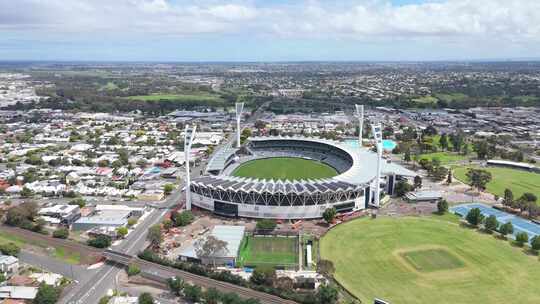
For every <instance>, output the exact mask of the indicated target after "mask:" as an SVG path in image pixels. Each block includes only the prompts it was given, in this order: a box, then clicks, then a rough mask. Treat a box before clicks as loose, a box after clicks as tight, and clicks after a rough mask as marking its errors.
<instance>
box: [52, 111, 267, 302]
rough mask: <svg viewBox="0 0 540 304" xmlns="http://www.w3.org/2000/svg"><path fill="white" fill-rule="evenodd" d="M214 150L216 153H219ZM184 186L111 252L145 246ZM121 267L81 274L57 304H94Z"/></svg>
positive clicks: (198, 168) (195, 168)
mask: <svg viewBox="0 0 540 304" xmlns="http://www.w3.org/2000/svg"><path fill="white" fill-rule="evenodd" d="M266 106H268V103H265V104H263V105H262V106H261V107H260V108H259V109H258V110H257V111H256V112H255V113H254V115H252V116H251V117H250V118H249V119H248V121H246V123H248V122H251V123H252V122H254V121H255V120H256V119H257V118H258V117H259V116H260V113H261V109H262V108H265V107H266ZM232 140H234V136H230V137H229V141H232ZM218 149H219V147H217V148H216V149H215V150H218ZM205 166H206V162H200V163H199V164H198V165H195V166H193V167H192V169H191V175H192V178H193V177H197V176H199V175H200V173H201V172H204V168H205ZM183 187H184V183H183V181H182V183H181V184H180V185H179V187H178V189H176V190H175V191H174V192H173V193H172V194H171V195H170V196H169V197H168V198H167V199H166V200H165V201H164V202H163V203H161V204H159V205H157V206H155V207H158V208H156V209H154V210H152V212H151V213H150V214H149V215H148V216H147V217H146V218H145V219H144V221H143V222H141V223H140V224H139V225H138V226H137V228H136V229H135V230H134V231H132V232H131V233H130V234H129V235H128V237H127V239H126V240H124V241H123V242H122V243H121V244H119V245H118V246H113V247H112V249H114V250H117V251H120V252H124V253H127V254H131V255H136V254H137V253H138V252H139V251H140V250H142V249H143V248H145V247H146V234H147V231H148V228H149V227H150V226H152V225H154V224H157V223H159V222H161V220H162V218H163V216H164V215H165V214H166V213H167V212H168V211H169V208H170V207H171V206H173V205H175V204H177V203H179V202H180V201H181V198H182V196H183V192H182V188H183ZM120 271H121V268H120V267H115V266H113V265H109V264H106V265H104V266H102V267H101V268H100V269H99V270H98V271H95V272H88V273H87V274H86V275H84V277H85V278H82V279H81V280H79V282H80V283H79V284H77V285H76V286H74V287H73V288H72V289H71V290H70V291H69V292H68V293H67V294H66V295H65V296H64V297H63V298H62V299H61V300H60V301H59V303H60V304H94V303H96V302H97V301H98V299H99V298H101V297H102V296H104V295H105V294H106V293H107V291H108V290H110V289H117V288H118V286H117V285H118V284H117V278H118V274H119V273H120Z"/></svg>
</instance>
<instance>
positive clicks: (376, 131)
mask: <svg viewBox="0 0 540 304" xmlns="http://www.w3.org/2000/svg"><path fill="white" fill-rule="evenodd" d="M371 130H372V131H373V138H374V139H375V145H376V147H377V174H376V175H377V176H376V178H375V197H374V202H373V205H375V207H377V208H378V207H379V205H380V198H381V165H382V148H383V147H382V129H381V124H376V125H371Z"/></svg>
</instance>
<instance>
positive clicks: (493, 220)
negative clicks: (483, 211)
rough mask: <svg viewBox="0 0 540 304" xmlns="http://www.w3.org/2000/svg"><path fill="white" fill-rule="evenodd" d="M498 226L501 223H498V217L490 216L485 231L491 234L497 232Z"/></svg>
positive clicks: (485, 223)
mask: <svg viewBox="0 0 540 304" xmlns="http://www.w3.org/2000/svg"><path fill="white" fill-rule="evenodd" d="M498 226H499V222H498V221H497V217H496V216H495V215H490V216H488V217H487V218H486V221H485V222H484V229H485V230H486V231H487V232H490V233H491V232H492V231H495V230H497V227H498Z"/></svg>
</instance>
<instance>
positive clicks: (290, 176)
mask: <svg viewBox="0 0 540 304" xmlns="http://www.w3.org/2000/svg"><path fill="white" fill-rule="evenodd" d="M337 174H338V172H337V171H336V169H334V168H332V167H330V166H329V165H327V164H325V163H322V162H319V161H315V160H310V159H303V158H296V157H273V158H263V159H256V160H251V161H248V162H246V163H244V164H242V165H240V166H239V167H238V168H236V169H235V170H234V171H233V173H232V175H233V176H238V177H251V178H260V179H263V178H264V179H276V180H299V179H308V178H309V179H318V178H329V177H333V176H336V175H337Z"/></svg>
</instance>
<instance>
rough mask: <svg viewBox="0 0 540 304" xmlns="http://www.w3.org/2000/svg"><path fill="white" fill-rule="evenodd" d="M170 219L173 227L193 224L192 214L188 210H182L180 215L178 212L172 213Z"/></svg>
mask: <svg viewBox="0 0 540 304" xmlns="http://www.w3.org/2000/svg"><path fill="white" fill-rule="evenodd" d="M171 219H172V221H173V223H174V225H175V226H176V227H178V226H181V227H183V226H187V225H189V224H191V222H193V219H194V217H193V213H192V212H191V211H189V210H184V211H182V212H180V213H178V212H174V213H173V214H172V215H171Z"/></svg>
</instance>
